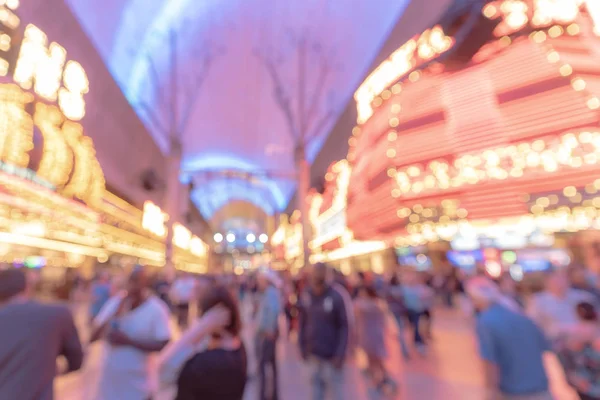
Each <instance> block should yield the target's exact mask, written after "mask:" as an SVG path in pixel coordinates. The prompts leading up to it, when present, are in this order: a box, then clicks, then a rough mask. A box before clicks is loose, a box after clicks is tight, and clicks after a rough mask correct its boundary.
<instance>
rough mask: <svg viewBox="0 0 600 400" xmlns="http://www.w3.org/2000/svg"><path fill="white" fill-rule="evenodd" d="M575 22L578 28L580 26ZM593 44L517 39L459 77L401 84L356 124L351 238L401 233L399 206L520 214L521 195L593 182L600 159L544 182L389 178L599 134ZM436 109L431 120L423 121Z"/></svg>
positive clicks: (590, 40) (589, 40) (599, 71)
mask: <svg viewBox="0 0 600 400" xmlns="http://www.w3.org/2000/svg"><path fill="white" fill-rule="evenodd" d="M580 25H581V27H582V29H583V28H584V24H580ZM598 46H600V40H599V39H598V38H597V37H595V36H593V35H581V36H568V35H566V34H565V35H563V36H560V37H557V38H550V37H548V39H547V40H546V41H545V42H544V43H541V44H540V43H536V42H535V41H534V40H532V39H531V38H521V39H518V40H515V41H514V43H513V44H512V45H510V46H509V47H507V48H506V49H504V50H502V51H500V52H499V53H497V54H496V55H494V56H493V58H491V59H489V60H486V61H482V62H480V63H476V64H474V65H472V66H470V67H468V68H466V69H464V70H462V71H459V72H456V73H442V74H440V75H425V76H423V77H422V78H421V79H420V80H419V81H417V82H415V83H407V84H404V85H403V88H402V91H401V93H399V94H397V95H393V96H391V98H390V99H389V100H388V101H386V102H384V103H383V104H382V105H381V106H380V107H378V108H376V109H375V114H374V115H373V117H371V119H370V120H368V121H367V122H366V123H365V124H364V125H363V126H362V127H361V131H362V132H361V134H360V135H359V137H358V142H357V146H356V148H355V150H354V154H355V155H356V163H355V164H354V168H353V172H352V178H351V183H350V188H349V198H350V201H349V205H348V211H347V219H348V226H349V228H350V229H352V230H353V231H354V233H355V237H356V238H358V239H375V238H380V239H389V238H392V237H394V236H395V235H398V234H400V233H402V232H404V227H405V226H406V221H405V220H404V219H402V218H399V217H398V216H397V215H396V211H397V210H398V209H399V208H402V207H410V206H412V205H415V204H422V205H423V206H433V205H436V204H440V203H441V201H442V200H444V199H457V200H459V202H460V207H461V208H464V209H466V210H467V211H468V218H471V219H484V218H498V217H503V216H514V215H522V214H526V213H528V212H529V210H528V206H527V204H526V203H524V202H523V200H522V195H523V194H524V193H544V192H546V193H547V192H552V191H560V190H562V188H564V187H566V186H570V185H573V186H585V185H586V184H589V183H591V182H593V181H594V180H595V179H597V178H598V176H599V173H600V168H599V165H600V164H599V163H600V159H598V160H597V159H596V158H593V159H592V158H589V159H588V160H592V161H591V162H590V163H588V164H585V163H583V162H581V166H579V165H575V164H574V165H575V166H574V167H567V168H562V167H559V168H557V170H556V172H552V171H551V170H549V171H548V172H546V171H543V174H542V175H543V177H542V175H540V173H539V172H528V170H527V169H524V170H523V171H524V172H523V173H524V175H523V176H521V177H518V176H515V177H512V176H509V177H507V179H503V180H497V181H489V182H488V181H484V182H482V183H479V184H477V185H467V186H463V187H458V188H448V189H446V190H442V191H439V190H437V191H436V190H429V191H420V192H418V193H413V192H411V193H405V194H403V193H398V192H397V191H398V186H397V184H396V181H395V179H394V178H393V177H387V176H386V172H387V171H388V169H389V168H394V169H397V170H399V171H400V170H402V169H403V168H406V167H408V166H411V165H420V166H421V169H422V168H423V167H424V166H425V165H427V164H428V163H429V162H430V161H433V160H446V161H447V162H452V161H453V160H454V159H456V158H458V157H460V156H461V155H464V154H471V153H477V152H481V151H484V150H486V149H490V148H496V147H506V146H510V145H518V144H519V143H523V142H527V143H530V144H531V143H533V142H534V141H535V140H537V139H538V138H546V139H551V138H553V137H554V138H557V137H559V136H562V135H564V134H566V133H569V132H573V133H576V134H577V133H579V132H586V131H590V132H597V131H598V130H599V127H600V113H599V112H598V110H597V109H591V107H589V106H588V99H589V98H590V96H592V95H596V96H598V95H600V51H596V52H595V53H594V52H592V51H589V50H591V49H592V48H595V49H596V50H597V49H599V48H600V47H598ZM586 49H588V52H586V53H585V57H584V56H583V53H582V51H584V50H586ZM557 55H558V57H556V56H557ZM565 64H568V67H563V66H564V65H565ZM574 79H582V80H584V81H585V89H584V90H575V88H574V86H573V84H572V81H573V80H574ZM394 104H398V105H400V109H401V110H400V111H399V113H397V114H395V113H392V111H391V110H392V106H393V105H394ZM440 112H443V114H441V117H439V118H438V120H437V121H436V120H435V118H433V117H432V118H433V119H428V118H429V117H427V116H428V115H429V116H431V115H434V114H435V113H440ZM393 117H397V118H398V123H399V126H398V129H397V140H395V141H392V142H390V141H389V140H388V132H389V131H390V130H393V129H394V128H392V127H390V123H389V121H390V119H391V118H393ZM389 149H394V150H395V155H394V156H393V157H391V158H390V157H388V155H386V154H393V153H389ZM576 156H577V155H576V154H574V155H573V157H576ZM581 157H582V159H583V154H582V155H581ZM382 175H383V178H382ZM549 176H551V179H548V178H547V177H549ZM382 179H383V181H382ZM394 191H396V193H395V195H392V193H393V192H394ZM365 220H368V221H369V224H365V223H364V221H365Z"/></svg>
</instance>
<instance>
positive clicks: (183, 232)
mask: <svg viewBox="0 0 600 400" xmlns="http://www.w3.org/2000/svg"><path fill="white" fill-rule="evenodd" d="M191 241H192V232H190V230H189V229H188V228H186V227H185V226H183V225H181V224H178V223H175V224H173V244H174V245H175V246H177V247H179V248H180V249H184V250H188V249H189V248H190V242H191Z"/></svg>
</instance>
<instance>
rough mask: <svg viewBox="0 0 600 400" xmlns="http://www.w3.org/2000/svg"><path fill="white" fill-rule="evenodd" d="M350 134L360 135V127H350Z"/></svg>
mask: <svg viewBox="0 0 600 400" xmlns="http://www.w3.org/2000/svg"><path fill="white" fill-rule="evenodd" d="M352 134H353V135H354V136H358V135H360V127H358V126H355V127H354V128H352Z"/></svg>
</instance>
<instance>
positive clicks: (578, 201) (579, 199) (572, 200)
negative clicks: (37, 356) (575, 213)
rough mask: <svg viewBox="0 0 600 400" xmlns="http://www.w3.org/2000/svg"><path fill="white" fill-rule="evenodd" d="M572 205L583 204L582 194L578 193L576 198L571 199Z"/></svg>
mask: <svg viewBox="0 0 600 400" xmlns="http://www.w3.org/2000/svg"><path fill="white" fill-rule="evenodd" d="M570 200H571V202H572V203H581V200H582V197H581V194H580V193H577V194H576V195H575V196H572V197H571V198H570Z"/></svg>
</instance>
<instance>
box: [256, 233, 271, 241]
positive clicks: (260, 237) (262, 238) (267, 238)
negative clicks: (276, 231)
mask: <svg viewBox="0 0 600 400" xmlns="http://www.w3.org/2000/svg"><path fill="white" fill-rule="evenodd" d="M258 240H260V242H261V243H267V241H268V240H269V237H268V236H267V234H266V233H261V234H260V236H259V237H258Z"/></svg>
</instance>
